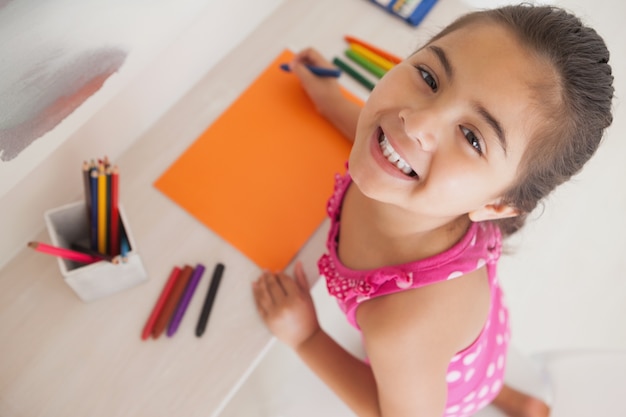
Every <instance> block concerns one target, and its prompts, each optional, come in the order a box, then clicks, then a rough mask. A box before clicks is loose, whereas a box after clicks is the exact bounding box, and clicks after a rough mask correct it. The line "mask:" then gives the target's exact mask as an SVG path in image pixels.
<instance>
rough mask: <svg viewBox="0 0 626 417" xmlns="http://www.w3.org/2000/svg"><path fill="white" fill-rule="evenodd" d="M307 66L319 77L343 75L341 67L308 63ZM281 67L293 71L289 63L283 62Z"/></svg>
mask: <svg viewBox="0 0 626 417" xmlns="http://www.w3.org/2000/svg"><path fill="white" fill-rule="evenodd" d="M306 67H307V68H308V69H309V71H311V72H312V73H313V74H315V75H317V76H318V77H333V78H337V77H339V76H340V75H341V70H339V69H334V68H323V67H316V66H313V65H307V66H306ZM280 69H282V70H283V71H287V72H291V69H289V65H287V64H282V65H281V66H280Z"/></svg>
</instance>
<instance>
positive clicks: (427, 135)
mask: <svg viewBox="0 0 626 417" xmlns="http://www.w3.org/2000/svg"><path fill="white" fill-rule="evenodd" d="M400 119H401V120H402V124H403V126H404V131H405V132H406V134H407V135H408V136H409V137H411V138H412V139H414V140H415V141H417V142H418V143H419V144H420V146H421V147H422V149H423V150H424V151H426V152H434V151H435V150H436V149H437V145H438V138H439V136H440V133H439V128H438V125H440V124H441V120H440V117H437V115H436V114H435V112H434V111H432V110H423V109H420V110H417V109H406V110H402V111H401V112H400Z"/></svg>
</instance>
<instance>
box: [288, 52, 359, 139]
mask: <svg viewBox="0 0 626 417" xmlns="http://www.w3.org/2000/svg"><path fill="white" fill-rule="evenodd" d="M307 64H308V65H316V66H320V67H328V68H330V67H332V66H333V65H332V64H331V63H330V62H328V61H327V60H326V59H325V58H324V57H323V56H322V55H321V54H320V53H319V52H317V51H316V50H315V49H312V48H308V49H305V50H303V51H301V52H300V53H298V54H297V55H296V56H295V57H294V59H293V60H292V61H291V63H290V64H289V66H290V67H291V70H292V72H293V73H294V74H296V76H297V77H298V78H299V79H300V83H301V84H302V87H303V88H304V90H305V91H306V93H307V95H308V96H309V98H310V99H311V101H312V102H313V105H314V106H315V108H316V109H317V111H318V113H320V114H321V115H322V116H324V117H325V118H326V119H327V120H328V121H329V122H331V123H332V124H333V125H334V126H335V127H336V128H337V129H338V130H339V131H340V132H341V133H342V134H343V135H344V136H345V137H346V138H347V139H348V140H349V141H350V142H352V141H354V136H355V134H356V124H357V121H358V118H359V114H360V112H361V107H360V106H359V105H357V104H356V103H354V102H352V101H350V100H348V99H347V98H346V97H345V96H344V95H343V93H342V92H341V89H340V87H339V82H337V80H336V79H334V78H327V77H318V76H316V75H314V74H313V73H312V72H311V71H309V70H308V69H307V68H306V67H305V65H307Z"/></svg>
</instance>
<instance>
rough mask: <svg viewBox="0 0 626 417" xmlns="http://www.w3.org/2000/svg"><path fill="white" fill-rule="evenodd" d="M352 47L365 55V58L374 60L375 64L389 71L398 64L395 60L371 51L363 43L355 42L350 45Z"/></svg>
mask: <svg viewBox="0 0 626 417" xmlns="http://www.w3.org/2000/svg"><path fill="white" fill-rule="evenodd" d="M350 49H352V50H353V51H354V52H357V53H359V54H361V55H363V56H364V57H365V59H367V60H368V61H371V62H373V63H374V64H376V65H378V66H379V67H381V68H383V69H385V70H387V71H389V70H390V69H392V68H393V67H394V66H395V65H396V64H394V63H393V62H391V61H389V60H388V59H385V58H383V57H382V56H380V55H377V54H375V53H374V52H372V51H370V50H369V49H367V48H365V47H363V46H361V45H358V44H355V43H353V44H351V45H350Z"/></svg>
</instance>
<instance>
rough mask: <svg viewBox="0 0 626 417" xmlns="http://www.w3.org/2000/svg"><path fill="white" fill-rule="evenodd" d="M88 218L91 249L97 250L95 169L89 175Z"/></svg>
mask: <svg viewBox="0 0 626 417" xmlns="http://www.w3.org/2000/svg"><path fill="white" fill-rule="evenodd" d="M89 193H90V200H91V205H90V211H91V213H90V217H89V230H90V236H89V237H90V240H91V249H93V250H98V171H97V170H96V169H95V168H92V169H91V174H90V187H89Z"/></svg>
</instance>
